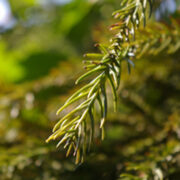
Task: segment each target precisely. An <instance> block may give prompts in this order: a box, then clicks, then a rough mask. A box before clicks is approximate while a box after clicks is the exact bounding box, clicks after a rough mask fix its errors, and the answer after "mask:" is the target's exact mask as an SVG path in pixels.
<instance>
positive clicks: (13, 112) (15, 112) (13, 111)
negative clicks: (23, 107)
mask: <svg viewBox="0 0 180 180" xmlns="http://www.w3.org/2000/svg"><path fill="white" fill-rule="evenodd" d="M18 115H19V108H18V106H14V107H13V108H12V109H11V112H10V116H11V118H17V117H18Z"/></svg>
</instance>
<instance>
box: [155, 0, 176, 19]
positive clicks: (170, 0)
mask: <svg viewBox="0 0 180 180" xmlns="http://www.w3.org/2000/svg"><path fill="white" fill-rule="evenodd" d="M175 11H176V1H175V0H164V1H163V2H162V3H161V5H160V7H159V8H158V9H157V11H156V13H155V16H156V19H158V20H159V19H161V17H162V16H163V15H168V14H172V13H174V12H175Z"/></svg>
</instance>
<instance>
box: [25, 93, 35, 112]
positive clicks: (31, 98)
mask: <svg viewBox="0 0 180 180" xmlns="http://www.w3.org/2000/svg"><path fill="white" fill-rule="evenodd" d="M25 101H26V104H25V106H26V108H27V109H32V108H33V105H34V104H33V102H34V94H33V93H27V94H26V96H25Z"/></svg>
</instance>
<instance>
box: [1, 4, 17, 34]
mask: <svg viewBox="0 0 180 180" xmlns="http://www.w3.org/2000/svg"><path fill="white" fill-rule="evenodd" d="M14 24H15V19H14V18H13V16H12V13H11V8H10V5H9V3H8V1H7V0H0V31H1V32H2V31H4V30H6V29H9V28H12V27H13V26H14Z"/></svg>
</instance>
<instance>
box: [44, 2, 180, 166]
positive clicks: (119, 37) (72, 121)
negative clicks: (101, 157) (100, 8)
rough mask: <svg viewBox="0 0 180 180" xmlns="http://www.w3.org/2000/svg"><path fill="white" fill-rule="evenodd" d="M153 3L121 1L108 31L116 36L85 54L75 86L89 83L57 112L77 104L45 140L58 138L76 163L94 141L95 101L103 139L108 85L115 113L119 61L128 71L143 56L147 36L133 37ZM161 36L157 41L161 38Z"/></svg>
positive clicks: (147, 39)
mask: <svg viewBox="0 0 180 180" xmlns="http://www.w3.org/2000/svg"><path fill="white" fill-rule="evenodd" d="M153 3H154V1H153V0H123V1H122V3H121V6H122V7H121V9H120V10H117V11H115V12H114V13H113V16H114V17H115V18H119V19H120V22H118V23H117V24H114V25H112V26H111V28H110V29H111V30H116V31H118V32H117V34H116V35H115V36H114V37H113V38H112V39H111V41H110V45H109V46H106V45H102V44H98V45H97V47H98V49H99V50H100V53H94V54H86V55H85V61H84V63H85V64H86V66H85V67H86V69H87V70H88V71H87V72H86V73H85V74H83V75H82V76H81V77H80V78H78V80H77V81H76V84H78V83H80V82H81V81H83V80H84V79H86V78H89V77H91V79H92V80H91V81H90V82H89V83H88V84H87V85H85V86H84V87H82V88H81V89H80V90H78V91H77V92H75V93H74V94H73V95H72V96H71V97H70V98H69V99H68V100H67V101H66V102H65V104H64V105H63V106H62V107H61V108H60V109H59V110H58V112H57V114H59V113H60V112H61V111H63V110H64V109H65V108H67V107H68V106H70V105H71V104H73V103H75V102H78V103H80V104H79V105H78V106H77V107H76V108H75V109H73V110H72V111H71V112H69V113H68V114H66V115H65V116H64V117H62V118H61V119H60V120H59V121H58V122H57V124H56V125H55V126H54V128H53V134H52V135H51V136H50V137H49V138H48V139H47V142H49V141H50V140H56V139H60V141H59V143H58V144H57V147H59V146H60V145H62V144H65V145H64V148H67V154H66V155H67V156H68V155H69V154H70V153H71V152H73V155H74V156H76V163H79V162H83V160H84V157H85V155H86V152H87V150H88V149H89V148H90V146H91V144H92V142H93V139H94V126H95V122H94V111H95V102H98V104H99V109H100V110H101V120H100V129H101V132H102V133H101V134H102V139H103V138H104V123H105V120H106V116H107V109H108V105H107V104H108V103H107V93H106V85H107V82H108V83H109V84H110V86H111V88H112V94H113V101H114V109H115V110H116V106H117V105H116V104H117V89H118V87H119V85H120V79H121V67H122V62H123V61H125V62H127V64H128V70H129V72H130V69H131V66H134V63H133V61H132V58H133V57H134V56H135V54H136V56H137V55H138V54H139V55H140V54H141V55H142V52H141V53H140V51H139V49H140V47H142V46H144V45H145V44H147V43H148V42H149V41H150V39H149V36H146V35H144V39H142V40H135V39H136V38H135V37H136V33H137V29H139V25H140V24H141V22H143V24H144V26H145V25H146V19H147V14H148V16H150V15H151V13H152V6H153ZM144 31H145V30H144ZM146 33H147V32H146ZM146 33H144V34H146ZM148 33H151V32H148ZM160 36H161V35H160ZM160 36H159V37H158V38H161V37H160ZM137 37H138V33H137ZM152 38H153V37H152ZM140 41H141V42H140ZM155 43H156V41H155ZM155 43H154V44H155ZM169 43H170V41H168V42H167V43H166V44H168V45H169ZM149 44H150V45H146V46H147V49H148V48H149V46H152V45H153V44H151V43H149ZM162 46H163V45H162ZM162 46H161V47H159V48H160V49H159V52H160V51H161V50H163V49H164V48H165V47H166V45H165V46H163V47H162ZM177 47H179V45H177ZM144 48H145V46H144ZM145 51H146V49H144V50H143V52H145ZM169 51H170V49H169ZM157 53H158V52H157ZM95 75H96V76H95ZM94 77H95V78H94ZM88 120H89V123H88ZM89 124H90V125H89Z"/></svg>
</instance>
